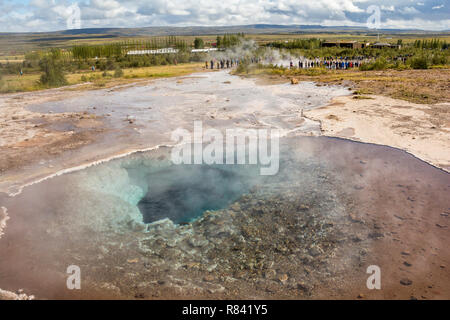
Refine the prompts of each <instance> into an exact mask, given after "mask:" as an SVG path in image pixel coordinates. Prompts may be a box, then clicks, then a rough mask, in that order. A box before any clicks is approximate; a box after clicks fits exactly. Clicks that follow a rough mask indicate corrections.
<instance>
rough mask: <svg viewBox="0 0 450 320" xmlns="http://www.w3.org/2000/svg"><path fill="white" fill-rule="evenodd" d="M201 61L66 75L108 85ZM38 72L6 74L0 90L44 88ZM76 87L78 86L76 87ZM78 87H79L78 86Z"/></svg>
mask: <svg viewBox="0 0 450 320" xmlns="http://www.w3.org/2000/svg"><path fill="white" fill-rule="evenodd" d="M203 66H204V64H203V63H184V64H178V65H176V66H174V65H170V66H152V67H143V68H130V69H123V76H122V77H119V78H115V77H114V71H109V72H107V75H106V76H104V75H103V71H86V72H77V73H70V74H67V75H66V79H67V81H68V84H69V85H76V84H83V83H84V84H85V85H83V86H82V88H86V89H88V88H96V87H110V86H114V85H118V84H123V83H128V82H132V81H135V80H137V79H152V78H155V79H156V78H165V77H176V76H183V75H187V74H190V73H193V72H198V71H201V70H202V67H203ZM39 78H40V73H34V74H24V75H22V76H19V75H7V76H4V77H3V80H2V82H3V83H2V84H0V86H1V87H0V92H2V93H10V92H20V91H36V90H41V89H44V88H43V87H42V86H41V85H40V84H39ZM77 88H78V87H77ZM78 89H79V88H78Z"/></svg>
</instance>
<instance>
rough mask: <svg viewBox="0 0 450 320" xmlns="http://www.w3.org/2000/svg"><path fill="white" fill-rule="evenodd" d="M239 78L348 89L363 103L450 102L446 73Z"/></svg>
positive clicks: (283, 72) (253, 72)
mask: <svg viewBox="0 0 450 320" xmlns="http://www.w3.org/2000/svg"><path fill="white" fill-rule="evenodd" d="M241 75H243V76H250V77H252V76H260V77H268V78H269V79H270V80H276V79H280V78H281V79H286V80H290V79H292V78H295V79H297V80H300V81H302V80H303V81H315V82H318V83H326V84H342V85H350V86H351V87H353V92H354V94H355V99H367V98H369V97H368V96H367V95H370V94H377V95H385V96H390V97H393V98H396V99H402V100H406V101H410V102H414V103H426V104H433V103H439V102H450V92H449V90H448V88H450V69H438V68H435V69H428V70H402V71H399V70H382V71H359V70H357V69H355V70H327V69H325V68H313V69H292V70H290V69H280V68H270V67H264V68H261V67H259V68H256V67H254V68H249V69H248V73H247V72H246V73H244V74H241Z"/></svg>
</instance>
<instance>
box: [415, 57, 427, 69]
mask: <svg viewBox="0 0 450 320" xmlns="http://www.w3.org/2000/svg"><path fill="white" fill-rule="evenodd" d="M411 68H413V69H428V59H427V58H426V57H425V56H423V55H422V56H418V57H414V58H412V59H411Z"/></svg>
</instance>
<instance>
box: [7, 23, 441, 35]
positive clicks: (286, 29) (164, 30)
mask: <svg viewBox="0 0 450 320" xmlns="http://www.w3.org/2000/svg"><path fill="white" fill-rule="evenodd" d="M378 31H379V32H383V33H410V32H419V33H447V32H449V31H448V30H447V31H425V30H420V29H380V30H378ZM238 32H243V33H247V34H277V33H283V34H286V33H292V34H298V33H323V32H377V30H374V29H368V28H366V27H352V26H322V25H277V24H251V25H238V26H191V27H171V26H159V27H143V28H85V29H73V30H62V31H52V32H17V33H5V32H3V33H0V35H12V34H18V35H31V34H33V35H45V34H47V35H73V36H76V35H90V34H91V35H94V34H104V35H111V36H116V37H120V36H167V35H175V36H176V35H179V36H182V35H211V34H224V33H238Z"/></svg>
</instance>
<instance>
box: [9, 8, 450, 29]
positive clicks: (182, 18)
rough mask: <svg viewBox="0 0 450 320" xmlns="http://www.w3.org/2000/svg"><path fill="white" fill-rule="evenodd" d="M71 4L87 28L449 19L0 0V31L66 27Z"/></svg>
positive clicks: (441, 25) (418, 14)
mask: <svg viewBox="0 0 450 320" xmlns="http://www.w3.org/2000/svg"><path fill="white" fill-rule="evenodd" d="M25 1H26V0H25ZM73 2H78V5H79V7H80V9H81V19H82V25H83V27H85V28H89V27H145V26H157V25H160V26H167V25H172V26H193V25H206V26H218V25H241V24H256V23H265V24H322V25H332V24H333V25H339V26H342V25H348V26H364V25H365V22H366V20H367V18H368V15H367V13H366V8H367V7H368V6H370V5H378V6H379V7H380V8H381V10H382V15H381V19H382V27H383V28H384V27H385V25H387V22H388V21H389V23H391V24H395V27H396V28H411V27H412V26H411V23H417V25H415V26H413V27H414V28H420V29H435V30H439V29H445V28H446V27H445V21H446V19H447V17H448V15H447V16H445V14H444V13H443V12H442V10H438V9H441V8H442V7H443V5H436V1H435V0H422V2H419V3H417V4H416V3H415V1H412V0H397V1H395V2H394V1H392V0H334V1H332V0H227V1H224V0H78V1H76V0H29V2H28V3H27V4H26V5H24V4H23V3H22V2H16V1H15V0H0V30H2V31H50V30H61V29H65V28H66V19H67V15H68V13H67V12H68V11H67V10H65V8H67V7H69V6H70V5H71V4H72V3H73ZM394 4H395V6H394ZM432 5H434V7H433V9H432ZM441 6H442V7H441ZM385 22H386V23H385Z"/></svg>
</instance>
